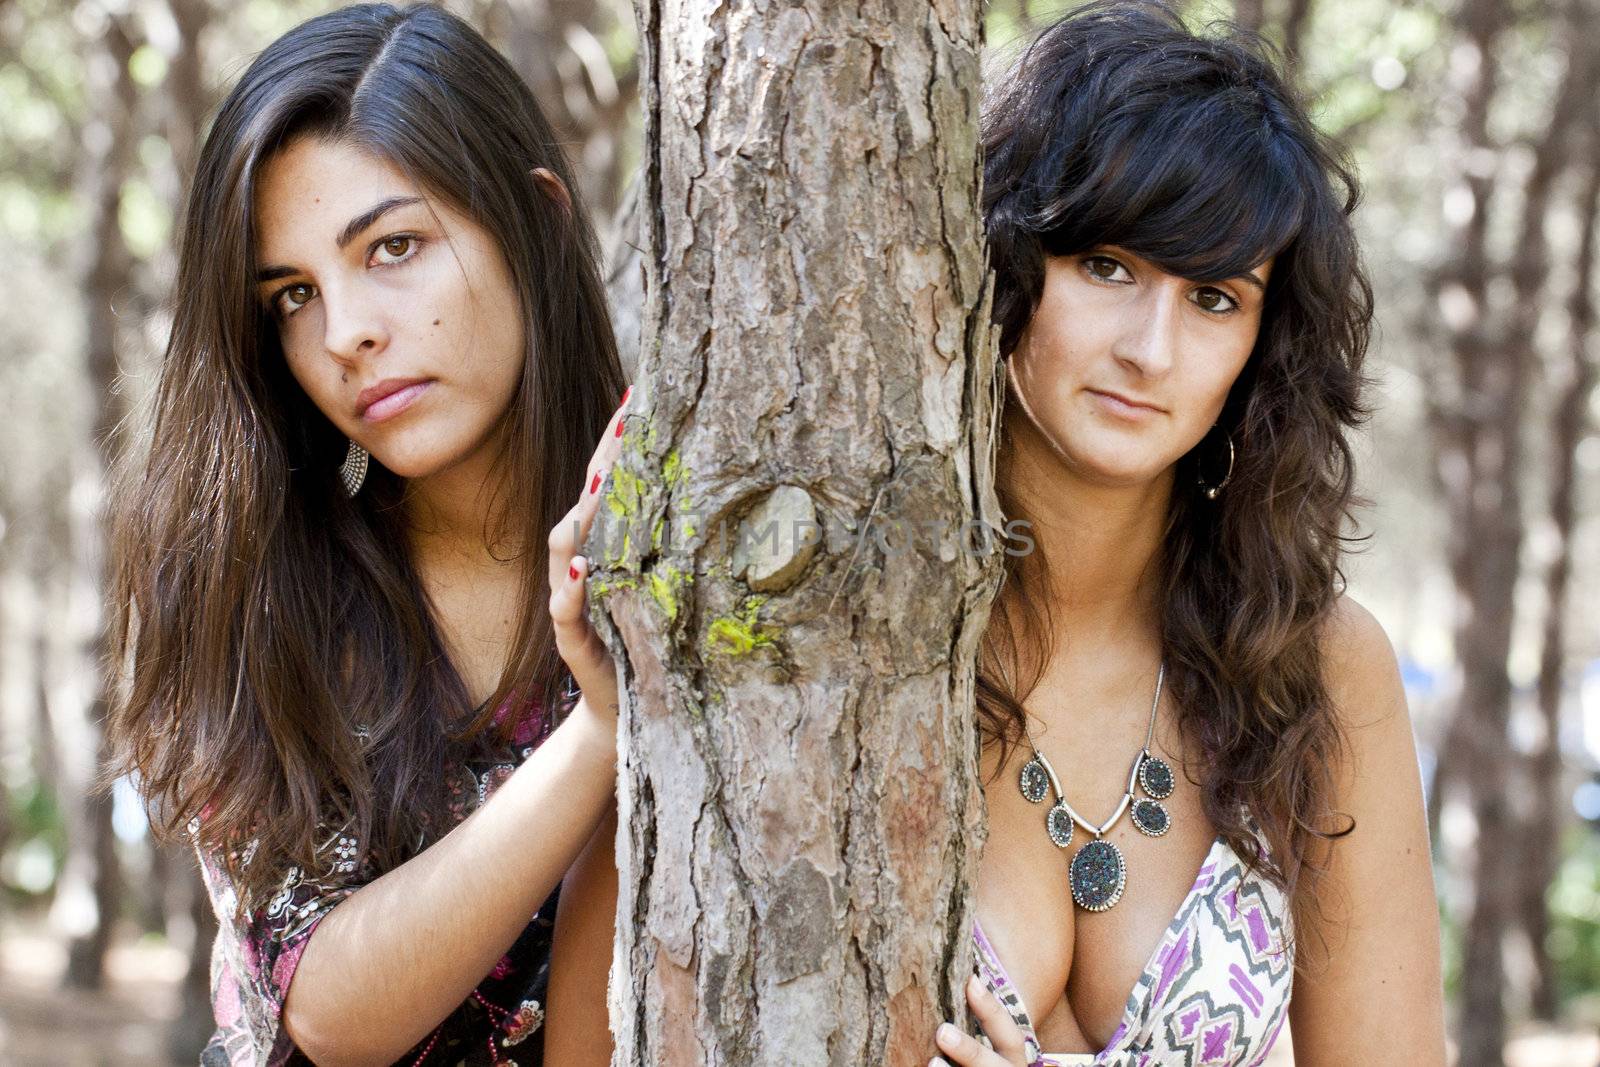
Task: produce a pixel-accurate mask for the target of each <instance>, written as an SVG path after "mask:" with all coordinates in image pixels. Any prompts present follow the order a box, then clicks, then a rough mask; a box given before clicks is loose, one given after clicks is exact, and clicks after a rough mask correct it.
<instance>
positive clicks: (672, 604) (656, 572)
mask: <svg viewBox="0 0 1600 1067" xmlns="http://www.w3.org/2000/svg"><path fill="white" fill-rule="evenodd" d="M646 577H647V580H648V581H649V583H650V584H649V589H650V599H652V600H654V601H655V602H656V606H657V607H659V608H660V609H661V610H662V612H663V613H664V614H665V615H666V616H667V618H669V619H676V618H677V617H678V595H679V594H680V593H682V592H683V590H684V589H686V588H688V587H689V586H690V585H691V584H693V582H694V575H692V574H689V573H688V572H686V571H683V570H680V569H679V568H677V567H674V566H673V565H672V564H670V563H662V564H660V565H658V566H656V567H655V568H653V569H652V570H651V571H650V573H649V575H647V576H646Z"/></svg>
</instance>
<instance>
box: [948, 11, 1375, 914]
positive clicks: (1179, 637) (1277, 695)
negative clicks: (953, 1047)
mask: <svg viewBox="0 0 1600 1067" xmlns="http://www.w3.org/2000/svg"><path fill="white" fill-rule="evenodd" d="M983 143H984V148H985V151H986V163H985V170H984V211H985V219H986V224H987V228H988V236H989V242H990V254H991V260H992V262H993V265H994V268H995V273H996V298H995V304H994V306H995V320H996V322H997V324H998V325H999V326H1000V330H1001V349H1002V352H1003V353H1005V354H1007V355H1009V354H1010V352H1011V351H1012V350H1013V349H1014V348H1015V347H1016V344H1017V341H1018V338H1019V336H1020V335H1021V333H1022V330H1023V328H1024V327H1025V326H1026V325H1027V323H1028V320H1029V319H1030V318H1031V317H1032V315H1033V313H1034V310H1035V309H1036V308H1037V306H1038V303H1039V298H1040V293H1041V291H1042V285H1043V277H1044V268H1045V258H1046V256H1051V255H1072V254H1075V253H1081V252H1084V251H1088V250H1089V249H1091V248H1094V247H1096V246H1099V245H1108V244H1109V245H1117V246H1120V247H1123V248H1127V249H1130V250H1131V251H1133V252H1134V253H1136V254H1138V255H1140V256H1142V257H1144V258H1145V259H1148V260H1150V261H1151V262H1153V263H1155V264H1156V265H1158V266H1160V267H1161V268H1162V269H1164V270H1166V271H1168V272H1170V273H1174V274H1178V275H1182V276H1184V277H1188V278H1192V279H1195V280H1205V281H1210V280H1216V279H1220V278H1228V277H1233V276H1235V275H1238V274H1241V273H1243V272H1244V271H1246V270H1247V269H1249V268H1250V267H1253V266H1255V265H1256V264H1258V263H1261V262H1262V261H1264V260H1266V259H1267V258H1269V257H1273V256H1275V257H1276V259H1275V261H1274V264H1273V269H1272V272H1271V275H1270V277H1269V284H1268V287H1267V296H1266V303H1265V308H1264V313H1263V318H1262V323H1261V330H1260V334H1259V336H1258V338H1257V341H1256V346H1255V350H1254V351H1253V352H1252V354H1251V356H1250V359H1249V361H1248V362H1247V364H1246V366H1245V369H1244V371H1243V372H1242V373H1241V375H1240V377H1239V379H1238V381H1237V382H1236V383H1235V384H1234V386H1233V389H1232V391H1231V393H1230V395H1229V397H1228V399H1227V401H1226V403H1225V405H1224V407H1223V412H1222V416H1221V418H1220V419H1219V422H1218V427H1217V431H1216V433H1215V435H1214V436H1208V439H1207V440H1206V441H1202V442H1201V443H1200V445H1198V446H1197V447H1196V448H1195V449H1194V451H1193V452H1191V453H1190V454H1189V455H1187V456H1185V457H1183V458H1182V459H1181V460H1180V461H1179V463H1178V467H1177V472H1176V478H1175V480H1174V492H1173V495H1172V501H1171V504H1170V507H1169V512H1168V516H1167V525H1166V532H1165V537H1164V539H1163V547H1162V551H1161V554H1160V557H1159V558H1158V560H1157V565H1158V566H1159V567H1160V569H1161V570H1160V574H1161V581H1162V584H1161V590H1160V597H1161V626H1162V633H1161V641H1162V645H1163V649H1164V653H1165V655H1166V658H1167V667H1168V678H1169V682H1170V687H1171V692H1172V694H1173V696H1174V698H1175V703H1176V705H1177V707H1178V708H1179V716H1180V722H1181V725H1182V728H1183V733H1184V736H1185V738H1186V739H1188V740H1191V741H1193V742H1195V743H1197V745H1198V747H1199V751H1200V753H1201V755H1202V757H1203V758H1202V760H1201V761H1200V763H1201V771H1200V773H1201V776H1202V780H1201V781H1200V783H1199V784H1200V786H1201V787H1202V789H1203V796H1204V807H1205V811H1206V814H1207V816H1208V817H1209V818H1210V819H1211V821H1212V823H1213V824H1214V825H1215V826H1216V827H1217V828H1218V831H1219V832H1220V833H1221V834H1222V836H1223V837H1224V838H1225V839H1226V840H1227V842H1228V843H1229V844H1230V845H1231V846H1233V848H1234V849H1235V851H1237V852H1238V853H1239V855H1240V856H1241V857H1243V858H1245V860H1246V861H1247V863H1249V864H1251V865H1252V866H1253V867H1255V868H1257V869H1259V870H1261V871H1263V872H1264V873H1265V874H1266V875H1267V876H1268V877H1270V878H1271V879H1272V880H1273V881H1275V882H1276V883H1278V884H1279V885H1280V886H1282V887H1284V888H1285V889H1286V890H1289V891H1291V892H1292V891H1293V890H1294V889H1295V888H1296V886H1298V885H1300V884H1302V883H1303V882H1304V883H1306V884H1310V883H1312V882H1314V881H1315V878H1316V874H1317V868H1318V866H1319V863H1320V860H1318V859H1317V858H1316V857H1315V855H1314V853H1315V851H1316V850H1315V849H1313V845H1314V844H1315V843H1316V841H1317V840H1319V839H1322V840H1325V839H1328V838H1331V837H1336V836H1339V835H1341V834H1342V833H1347V832H1349V829H1350V828H1351V827H1352V825H1353V823H1352V821H1351V820H1349V819H1348V818H1347V817H1340V816H1339V815H1338V814H1337V813H1336V812H1334V811H1333V810H1332V801H1331V788H1332V786H1331V780H1330V777H1329V771H1330V766H1331V765H1332V763H1333V761H1334V759H1335V757H1336V756H1337V754H1338V752H1339V750H1340V746H1341V745H1342V737H1341V732H1340V729H1339V725H1338V721H1337V719H1336V716H1335V713H1334V709H1333V708H1332V707H1331V705H1330V701H1329V696H1328V691H1327V687H1326V684H1325V680H1324V675H1323V657H1322V652H1321V649H1322V640H1323V638H1324V634H1325V630H1326V627H1327V624H1328V621H1329V618H1330V611H1331V609H1332V607H1333V605H1334V602H1335V600H1336V599H1337V597H1338V595H1339V593H1340V591H1341V588H1342V585H1343V578H1342V575H1341V574H1340V570H1339V558H1340V553H1341V551H1342V549H1343V547H1344V542H1345V541H1346V540H1347V536H1346V530H1347V523H1348V520H1349V518H1350V513H1351V509H1352V507H1353V506H1354V503H1355V502H1354V498H1353V496H1352V478H1353V474H1352V466H1351V453H1350V446H1349V443H1348V442H1347V440H1346V437H1345V433H1346V431H1347V429H1349V428H1350V427H1353V426H1355V425H1357V424H1358V423H1359V422H1360V421H1361V419H1362V418H1363V417H1364V415H1365V411H1364V409H1363V407H1362V402H1361V392H1362V388H1363V386H1364V379H1363V377H1362V371H1361V367H1362V362H1363V359H1364V356H1365V353H1366V348H1367V342H1368V337H1369V333H1370V328H1371V320H1372V310H1373V309H1372V291H1371V287H1370V285H1369V283H1368V281H1367V279H1366V276H1365V274H1364V271H1363V268H1362V266H1361V263H1360V256H1359V251H1358V248H1357V244H1356V240H1355V236H1354V232H1353V229H1352V227H1351V224H1350V219H1349V216H1350V213H1351V212H1352V211H1354V209H1355V207H1356V203H1357V200H1358V198H1359V193H1358V186H1357V182H1356V178H1355V175H1354V173H1353V172H1352V170H1351V168H1350V167H1349V165H1348V164H1347V163H1346V162H1345V161H1344V158H1343V156H1342V155H1341V153H1340V152H1339V150H1338V149H1337V148H1336V147H1335V146H1334V145H1332V144H1331V143H1330V142H1329V141H1328V140H1327V139H1326V138H1325V137H1324V136H1323V135H1322V134H1320V133H1319V132H1318V131H1317V130H1316V128H1315V127H1314V126H1313V124H1312V123H1311V121H1310V119H1309V118H1308V117H1307V114H1306V110H1305V108H1304V105H1303V104H1302V103H1301V102H1300V101H1299V100H1298V99H1297V97H1296V96H1295V94H1294V92H1293V91H1292V89H1291V88H1290V87H1289V85H1288V84H1286V82H1285V80H1284V78H1283V77H1282V76H1281V75H1280V74H1279V73H1278V71H1277V70H1276V69H1275V66H1274V63H1273V60H1272V58H1271V54H1270V50H1269V49H1268V48H1267V47H1266V46H1265V45H1263V44H1262V43H1261V42H1259V41H1258V40H1256V39H1255V38H1253V37H1250V36H1249V35H1246V34H1242V33H1237V32H1234V33H1229V34H1227V35H1225V36H1221V37H1214V38H1210V37H1199V36H1196V35H1194V34H1192V33H1190V32H1189V31H1188V29H1187V28H1186V27H1185V26H1184V24H1183V21H1182V19H1181V18H1180V17H1179V16H1178V15H1176V14H1175V13H1174V12H1172V11H1171V10H1170V9H1169V8H1167V7H1165V6H1164V5H1161V4H1154V3H1125V2H1118V3H1094V4H1090V5H1088V6H1086V7H1084V8H1080V9H1079V10H1077V11H1075V12H1074V13H1072V14H1071V15H1069V16H1067V17H1066V18H1064V19H1062V20H1061V21H1059V22H1057V23H1055V24H1054V25H1052V26H1051V27H1049V28H1047V29H1046V30H1045V31H1044V32H1043V33H1042V34H1041V35H1040V36H1039V37H1038V39H1037V40H1035V41H1034V42H1033V43H1032V45H1031V47H1029V48H1028V49H1027V50H1026V51H1025V53H1024V54H1023V55H1022V56H1021V58H1020V60H1019V61H1018V63H1017V65H1016V68H1015V69H1014V70H1013V71H1012V72H1011V73H1010V75H1009V76H1008V77H1006V78H1005V79H1004V81H1003V83H1002V84H1000V85H999V86H998V88H997V91H996V92H995V93H994V94H993V95H992V96H991V98H990V100H989V101H988V104H987V107H986V111H985V118H984V129H983ZM1224 434H1226V435H1230V436H1231V439H1232V441H1233V444H1234V446H1235V449H1236V461H1235V462H1234V464H1233V467H1232V478H1231V480H1230V481H1229V482H1228V484H1227V486H1226V488H1225V490H1224V491H1223V492H1222V493H1221V495H1220V496H1219V497H1218V498H1217V499H1216V500H1214V501H1213V500H1209V499H1206V498H1204V497H1203V496H1202V495H1201V493H1200V491H1199V488H1198V485H1197V482H1198V481H1199V480H1200V478H1201V477H1202V475H1204V476H1205V477H1206V478H1207V479H1208V480H1209V481H1210V482H1212V483H1215V482H1218V481H1220V480H1221V478H1222V477H1223V474H1224V472H1225V471H1227V470H1228V469H1229V459H1228V448H1227V443H1226V441H1225V440H1224V438H1223V435H1224ZM1001 447H1002V453H1001V456H1002V458H1001V462H1002V463H1004V462H1005V459H1004V456H1005V450H1006V443H1005V441H1004V440H1002V445H1001ZM1006 497H1007V494H1005V493H1004V487H1002V493H1001V503H1002V506H1003V507H1004V509H1005V512H1006V514H1007V515H1011V516H1016V515H1018V511H1017V502H1016V501H1015V500H1011V499H1007V498H1006ZM1024 517H1025V516H1024ZM1042 565H1043V560H1042V559H1038V560H1034V559H1031V558H1030V557H1027V556H1022V555H1015V556H1010V557H1008V559H1007V575H1006V583H1005V584H1006V586H1007V587H1009V588H1008V589H1007V595H1003V596H1002V597H1001V598H1000V600H999V601H997V603H996V605H995V608H994V613H993V616H992V621H991V623H990V626H989V630H988V632H987V634H986V639H985V647H984V650H983V654H982V657H981V662H980V666H979V676H978V701H979V709H980V716H981V718H982V722H983V726H984V733H985V736H986V738H987V739H989V740H991V741H995V742H998V743H999V744H1000V745H1001V746H1002V750H1003V751H1004V750H1006V749H1009V746H1010V745H1011V744H1013V743H1015V742H1016V741H1018V740H1019V739H1020V737H1021V731H1022V726H1023V722H1024V721H1025V720H1024V712H1023V707H1022V702H1023V701H1024V700H1025V699H1026V698H1027V696H1028V694H1029V693H1030V692H1031V691H1032V689H1033V688H1034V687H1035V686H1036V685H1037V684H1038V680H1039V678H1038V670H1033V671H1028V669H1027V668H1026V667H1025V666H1024V664H1032V665H1035V666H1036V667H1038V668H1039V669H1041V670H1042V665H1043V662H1044V658H1045V656H1044V652H1045V650H1046V649H1047V648H1048V647H1049V643H1050V641H1051V640H1052V636H1051V633H1050V621H1049V619H1048V616H1047V613H1046V612H1045V611H1044V610H1043V609H1044V605H1043V604H1040V603H1035V602H1032V601H1030V600H1029V599H1028V598H1027V595H1026V590H1027V589H1029V588H1043V587H1044V586H1042V585H1036V584H1035V582H1036V581H1037V579H1039V578H1040V577H1041V575H1040V573H1039V570H1040V568H1041V567H1042ZM1024 575H1026V576H1027V578H1026V582H1024V578H1023V576H1024ZM1025 672H1026V673H1025ZM1251 819H1253V820H1254V822H1255V823H1256V824H1257V826H1259V828H1260V830H1261V831H1262V834H1263V836H1264V838H1265V840H1266V842H1267V845H1268V848H1269V851H1267V852H1263V851H1262V850H1261V849H1260V848H1259V847H1258V842H1257V838H1256V837H1255V836H1254V834H1253V833H1252V831H1251V828H1250V825H1249V820H1251ZM1314 897H1315V894H1314V893H1309V894H1295V900H1296V903H1295V908H1296V911H1297V912H1299V911H1300V910H1301V909H1302V908H1303V906H1304V904H1305V902H1306V900H1307V899H1308V898H1309V899H1314Z"/></svg>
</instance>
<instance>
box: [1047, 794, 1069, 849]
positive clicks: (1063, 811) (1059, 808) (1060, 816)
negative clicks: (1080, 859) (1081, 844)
mask: <svg viewBox="0 0 1600 1067" xmlns="http://www.w3.org/2000/svg"><path fill="white" fill-rule="evenodd" d="M1044 828H1045V831H1046V832H1047V833H1049V835H1050V840H1051V841H1053V842H1055V846H1056V847H1057V848H1066V847H1067V846H1068V845H1070V844H1072V812H1070V811H1068V810H1067V805H1066V804H1065V803H1063V802H1062V801H1059V800H1058V801H1056V803H1055V806H1054V807H1052V808H1051V809H1050V814H1048V815H1046V816H1045V817H1044Z"/></svg>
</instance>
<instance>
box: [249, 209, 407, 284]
mask: <svg viewBox="0 0 1600 1067" xmlns="http://www.w3.org/2000/svg"><path fill="white" fill-rule="evenodd" d="M420 203H422V197H420V196H391V197H389V198H387V199H385V200H380V201H378V202H377V203H376V204H373V205H372V206H371V207H370V208H368V209H367V210H365V211H363V212H362V213H361V214H359V215H357V216H356V217H355V218H353V219H351V220H350V221H349V222H347V223H345V224H344V229H342V230H340V231H339V236H338V237H336V238H334V243H335V244H337V245H338V246H339V247H340V248H344V247H345V246H346V245H348V244H349V243H350V242H351V241H353V240H355V239H356V237H357V236H358V235H359V234H360V233H361V231H362V230H365V229H366V228H367V227H368V226H371V225H372V224H373V223H374V222H377V221H378V220H379V219H380V218H382V217H383V216H384V215H385V214H387V213H388V212H390V211H393V210H394V209H395V208H400V207H407V206H408V205H411V204H420ZM298 273H299V271H298V270H296V269H295V268H294V267H262V268H261V269H260V270H259V271H257V272H256V281H257V282H270V281H272V280H274V279H276V278H286V277H288V276H289V275H291V274H298Z"/></svg>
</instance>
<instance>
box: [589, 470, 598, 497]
mask: <svg viewBox="0 0 1600 1067" xmlns="http://www.w3.org/2000/svg"><path fill="white" fill-rule="evenodd" d="M599 491H600V472H599V471H595V472H594V477H593V478H592V479H590V481H589V492H591V493H598V492H599Z"/></svg>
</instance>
